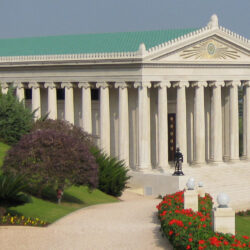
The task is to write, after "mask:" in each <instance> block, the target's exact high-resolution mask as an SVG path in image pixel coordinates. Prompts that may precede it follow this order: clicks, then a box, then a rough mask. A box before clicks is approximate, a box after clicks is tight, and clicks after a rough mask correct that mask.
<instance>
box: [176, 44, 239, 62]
mask: <svg viewBox="0 0 250 250" xmlns="http://www.w3.org/2000/svg"><path fill="white" fill-rule="evenodd" d="M180 56H181V57H182V58H184V59H189V58H194V59H228V58H230V59H237V58H239V57H240V55H238V52H237V51H236V50H233V49H232V48H229V47H227V46H226V45H224V44H222V43H219V42H217V41H215V40H212V39H211V40H208V41H205V42H201V43H199V44H196V45H194V46H193V47H191V48H188V49H186V50H184V51H182V53H181V54H180Z"/></svg>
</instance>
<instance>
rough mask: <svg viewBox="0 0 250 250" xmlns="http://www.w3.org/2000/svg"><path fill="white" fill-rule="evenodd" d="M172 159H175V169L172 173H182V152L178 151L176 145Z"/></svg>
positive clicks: (178, 174)
mask: <svg viewBox="0 0 250 250" xmlns="http://www.w3.org/2000/svg"><path fill="white" fill-rule="evenodd" d="M174 161H175V171H174V173H173V175H177V176H180V175H184V173H183V172H182V162H183V154H182V153H181V152H180V149H179V148H178V147H177V148H176V152H175V156H174Z"/></svg>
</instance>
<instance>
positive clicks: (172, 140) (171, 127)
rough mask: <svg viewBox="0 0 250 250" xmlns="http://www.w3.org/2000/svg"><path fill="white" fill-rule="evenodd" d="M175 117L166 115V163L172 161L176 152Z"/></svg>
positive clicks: (172, 114)
mask: <svg viewBox="0 0 250 250" xmlns="http://www.w3.org/2000/svg"><path fill="white" fill-rule="evenodd" d="M175 122H176V115H175V114H174V113H171V114H168V161H174V155H175V150H176V132H175V127H176V123H175Z"/></svg>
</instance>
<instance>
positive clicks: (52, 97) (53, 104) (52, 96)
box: [44, 82, 57, 120]
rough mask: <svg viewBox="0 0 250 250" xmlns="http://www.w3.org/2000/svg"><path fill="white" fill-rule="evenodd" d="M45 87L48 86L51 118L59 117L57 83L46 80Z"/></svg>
mask: <svg viewBox="0 0 250 250" xmlns="http://www.w3.org/2000/svg"><path fill="white" fill-rule="evenodd" d="M44 87H45V88H48V112H49V118H50V119H54V120H56V119H57V96H56V84H55V83H53V82H46V83H45V84H44Z"/></svg>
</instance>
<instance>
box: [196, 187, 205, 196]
mask: <svg viewBox="0 0 250 250" xmlns="http://www.w3.org/2000/svg"><path fill="white" fill-rule="evenodd" d="M197 193H198V195H200V197H205V189H204V188H203V187H198V188H197Z"/></svg>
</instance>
